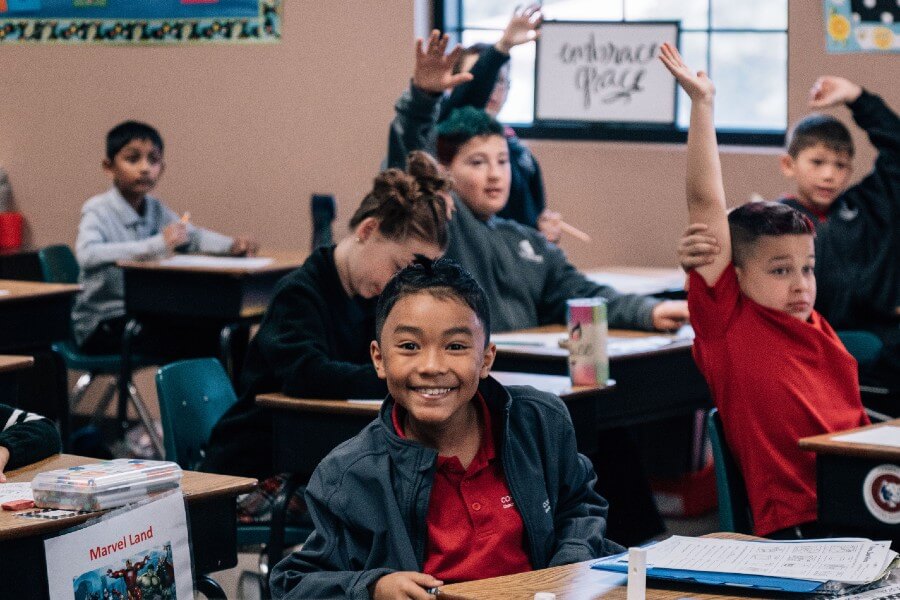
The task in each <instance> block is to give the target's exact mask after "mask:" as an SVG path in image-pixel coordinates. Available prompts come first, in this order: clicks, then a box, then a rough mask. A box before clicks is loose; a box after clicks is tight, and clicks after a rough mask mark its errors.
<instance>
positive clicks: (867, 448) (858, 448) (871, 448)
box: [800, 419, 900, 461]
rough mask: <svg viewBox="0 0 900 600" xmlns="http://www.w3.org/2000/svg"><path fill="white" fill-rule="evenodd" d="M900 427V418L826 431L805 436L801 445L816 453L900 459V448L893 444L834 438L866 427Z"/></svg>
mask: <svg viewBox="0 0 900 600" xmlns="http://www.w3.org/2000/svg"><path fill="white" fill-rule="evenodd" d="M889 425H890V426H894V427H900V419H894V420H892V421H885V422H884V423H877V424H875V425H869V426H867V427H858V428H856V429H849V430H847V431H838V432H835V433H825V434H822V435H817V436H813V437H808V438H803V439H801V440H800V447H801V448H803V449H804V450H811V451H813V452H815V453H816V454H838V455H842V456H856V457H859V458H873V459H883V460H893V461H897V460H900V448H896V447H893V446H881V445H878V444H861V443H858V442H844V441H835V440H833V439H832V438H834V437H836V436H841V435H844V434H846V433H851V432H853V431H864V430H866V429H877V428H879V427H886V426H889Z"/></svg>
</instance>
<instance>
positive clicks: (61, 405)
mask: <svg viewBox="0 0 900 600" xmlns="http://www.w3.org/2000/svg"><path fill="white" fill-rule="evenodd" d="M50 359H51V360H52V361H53V375H54V378H55V384H56V385H55V387H56V398H57V413H56V414H57V419H58V420H59V437H60V438H61V439H62V449H63V452H69V451H70V450H71V449H72V448H71V444H72V414H71V412H72V411H71V407H70V406H69V369H68V368H67V367H66V362H65V361H64V360H63V357H62V355H61V354H60V353H59V352H57V351H56V350H50Z"/></svg>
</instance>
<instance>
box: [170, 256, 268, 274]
mask: <svg viewBox="0 0 900 600" xmlns="http://www.w3.org/2000/svg"><path fill="white" fill-rule="evenodd" d="M273 260H275V259H273V258H270V257H266V256H253V257H246V256H206V255H204V254H176V255H175V256H172V257H170V258H166V259H164V260H161V261H159V264H160V265H162V266H165V267H202V268H204V269H248V270H252V269H261V268H263V267H265V266H267V265H270V264H272V261H273Z"/></svg>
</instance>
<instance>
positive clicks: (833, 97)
mask: <svg viewBox="0 0 900 600" xmlns="http://www.w3.org/2000/svg"><path fill="white" fill-rule="evenodd" d="M860 94H862V88H861V87H860V86H858V85H857V84H855V83H853V82H852V81H850V80H849V79H844V78H843V77H835V76H834V75H824V76H822V77H819V78H818V79H816V82H815V83H814V84H813V86H812V88H811V89H810V90H809V107H810V108H829V107H832V106H836V105H838V104H843V103H849V102H853V101H854V100H856V99H857V98H859V95H860Z"/></svg>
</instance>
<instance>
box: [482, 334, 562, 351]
mask: <svg viewBox="0 0 900 600" xmlns="http://www.w3.org/2000/svg"><path fill="white" fill-rule="evenodd" d="M566 339H567V337H566V334H565V333H561V332H556V333H492V334H491V341H492V342H494V343H495V344H497V345H498V346H507V347H515V346H520V347H532V348H555V349H560V346H559V342H560V340H566Z"/></svg>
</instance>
